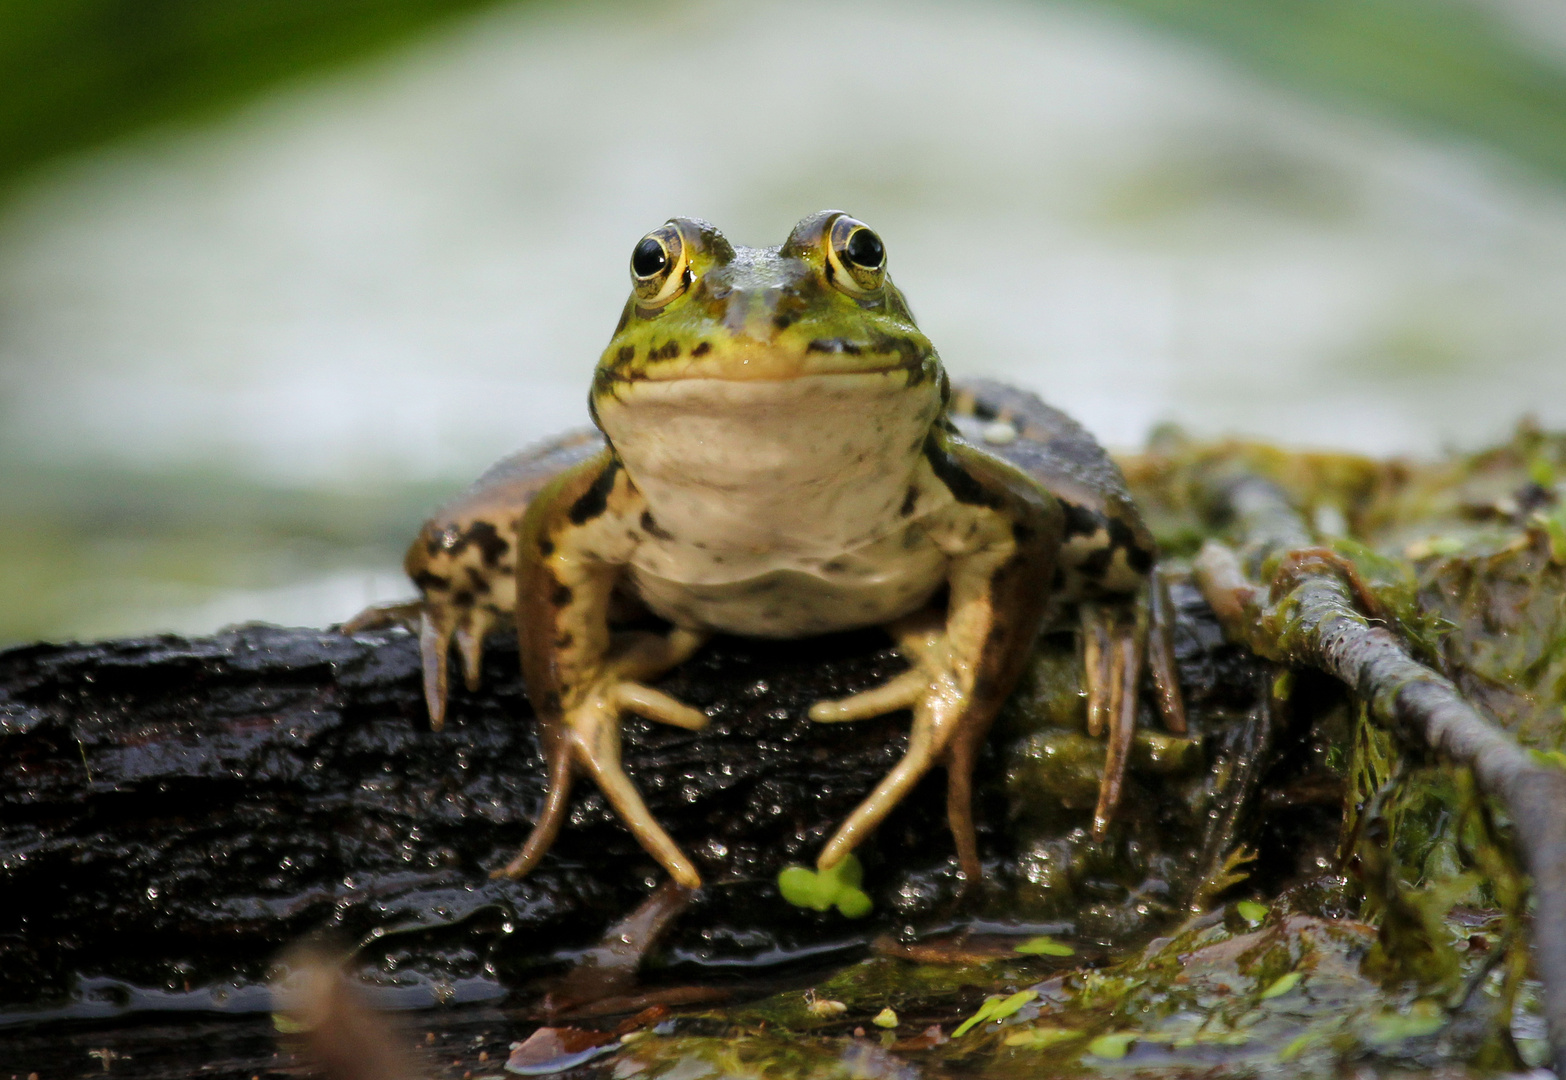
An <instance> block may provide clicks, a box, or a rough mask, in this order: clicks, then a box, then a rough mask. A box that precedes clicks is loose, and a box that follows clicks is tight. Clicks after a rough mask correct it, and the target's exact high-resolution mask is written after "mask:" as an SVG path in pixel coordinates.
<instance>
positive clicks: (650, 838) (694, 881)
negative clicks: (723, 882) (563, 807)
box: [582, 731, 701, 889]
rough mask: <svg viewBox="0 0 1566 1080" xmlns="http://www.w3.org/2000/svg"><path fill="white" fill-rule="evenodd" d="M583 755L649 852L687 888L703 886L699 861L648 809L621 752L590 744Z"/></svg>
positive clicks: (594, 776) (602, 787)
mask: <svg viewBox="0 0 1566 1080" xmlns="http://www.w3.org/2000/svg"><path fill="white" fill-rule="evenodd" d="M614 739H615V741H616V744H618V741H619V732H618V731H615V732H614ZM582 757H584V758H585V760H584V761H583V764H584V765H586V766H587V769H588V771H589V772H591V773H592V776H593V779H594V780H596V781H597V782H598V789H599V790H600V791H602V792H603V793H604V797H605V798H607V799H608V800H609V805H610V806H613V807H614V809H615V812H616V813H618V814H619V815H620V820H621V821H623V822H625V827H626V828H628V829H630V830H631V835H632V836H634V837H636V842H637V843H638V844H641V845H642V847H643V848H644V849H645V850H646V852H647V854H649V855H651V856H652V857H653V858H654V859H657V860H658V862H659V863H660V864H661V865H662V866H663V868H664V869H665V870H667V871H668V872H669V876H670V877H672V878H673V879H674V880H675V881H677V882H679V883H680V884H681V885H683V886H685V887H686V888H687V889H699V888H701V875H700V874H698V873H697V872H696V867H695V865H694V864H693V863H692V862H691V861H690V859H688V858H686V857H685V853H684V852H683V851H681V850H680V847H679V845H678V844H676V843H675V842H674V840H673V838H672V837H670V836H669V834H668V833H667V832H665V831H664V828H663V826H662V825H660V824H658V819H657V818H655V817H653V815H652V811H650V810H648V809H647V804H646V803H645V802H643V801H642V794H641V792H639V791H637V790H636V785H635V784H632V783H631V778H630V777H628V776H626V775H625V770H623V769H622V768H620V760H619V754H618V753H617V752H614V751H610V750H608V749H607V747H598V748H592V747H588V748H584V753H583V754H582Z"/></svg>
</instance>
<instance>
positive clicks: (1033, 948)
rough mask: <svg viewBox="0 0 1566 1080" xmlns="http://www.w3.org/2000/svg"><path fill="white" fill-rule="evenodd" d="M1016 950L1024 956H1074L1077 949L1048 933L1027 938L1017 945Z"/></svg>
mask: <svg viewBox="0 0 1566 1080" xmlns="http://www.w3.org/2000/svg"><path fill="white" fill-rule="evenodd" d="M1016 951H1017V952H1019V953H1022V954H1023V955H1024V956H1075V955H1076V954H1077V950H1075V949H1073V948H1072V947H1071V946H1070V945H1067V944H1065V943H1064V942H1059V941H1056V940H1055V939H1054V938H1052V937H1050V936H1049V935H1048V934H1040V935H1039V936H1038V937H1034V938H1029V939H1028V940H1027V941H1024V942H1023V943H1022V944H1021V945H1018V946H1017V948H1016Z"/></svg>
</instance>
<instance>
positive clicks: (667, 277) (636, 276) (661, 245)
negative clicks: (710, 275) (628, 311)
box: [631, 224, 691, 308]
mask: <svg viewBox="0 0 1566 1080" xmlns="http://www.w3.org/2000/svg"><path fill="white" fill-rule="evenodd" d="M690 282H691V272H690V258H689V257H688V255H687V254H686V250H685V242H684V241H683V240H682V239H681V237H680V230H679V228H678V227H676V226H674V225H672V224H670V225H665V226H664V227H663V228H661V229H654V230H653V231H652V232H650V233H648V234H647V235H646V236H644V237H642V239H641V241H640V242H639V243H638V244H637V245H636V247H635V248H634V249H633V250H632V251H631V288H632V289H633V290H634V291H635V293H636V302H637V303H639V304H640V305H642V307H649V308H657V307H662V306H663V305H664V304H667V303H668V302H669V301H670V300H673V299H674V298H675V297H676V296H679V295H680V293H682V292H684V291H685V287H686V286H687V285H689V284H690Z"/></svg>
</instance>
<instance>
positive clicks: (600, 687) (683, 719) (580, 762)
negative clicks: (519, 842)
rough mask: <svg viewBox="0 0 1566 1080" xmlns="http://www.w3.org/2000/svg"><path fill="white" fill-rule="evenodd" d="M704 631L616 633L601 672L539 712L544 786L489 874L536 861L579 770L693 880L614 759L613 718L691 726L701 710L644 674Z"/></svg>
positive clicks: (666, 860)
mask: <svg viewBox="0 0 1566 1080" xmlns="http://www.w3.org/2000/svg"><path fill="white" fill-rule="evenodd" d="M705 641H706V635H704V634H699V633H696V632H694V631H687V630H674V631H671V632H670V633H669V634H668V635H667V636H663V635H657V634H646V633H636V634H624V635H621V641H620V643H619V644H620V648H619V649H617V651H616V652H615V653H614V654H613V655H612V656H611V657H610V658H609V659H608V661H607V662H606V664H605V670H604V672H603V673H602V674H601V675H600V676H599V677H598V678H597V679H594V680H593V681H592V682H591V683H590V684H589V685H588V686H586V687H584V688H582V689H581V690H580V691H579V692H577V693H576V694H573V695H572V700H571V702H570V704H569V705H567V706H566V708H565V710H564V712H563V714H562V715H561V716H559V717H558V718H549V717H544V716H540V717H539V726H540V729H541V730H540V737H541V740H542V742H543V745H544V755H545V758H546V759H547V763H548V768H549V790H548V792H547V794H546V795H545V796H544V806H543V809H542V811H541V812H540V813H539V817H538V821H537V823H536V824H535V825H534V826H533V831H532V832H531V833H530V834H529V835H528V838H527V842H526V843H525V844H523V846H522V850H521V851H520V852H518V853H517V856H516V858H514V859H512V860H511V862H509V863H508V864H506V866H505V867H504V868H502V869H500V870H497V871H495V872H494V874H492V875H491V876H493V877H509V878H520V877H522V876H523V875H525V874H526V873H527V872H528V871H529V870H531V869H533V867H534V866H535V865H536V864H537V863H538V860H539V859H541V858H542V857H543V855H544V853H545V852H546V851H548V850H549V847H550V845H551V844H553V843H554V840H555V836H556V835H557V834H558V833H559V831H560V826H561V825H562V824H563V823H564V821H565V816H566V812H567V810H568V808H569V806H570V799H571V782H572V778H573V775H574V773H575V771H576V770H577V769H581V770H582V771H583V772H585V773H586V774H587V775H588V776H590V777H592V779H593V781H594V782H595V783H596V784H597V785H598V788H599V790H600V791H602V792H603V793H604V797H605V798H606V799H608V800H609V804H610V805H611V806H613V807H614V810H615V812H616V813H617V814H618V815H619V816H620V820H621V821H623V822H624V823H625V825H626V827H627V828H628V829H630V830H631V834H632V835H633V836H635V837H636V840H637V842H638V843H639V844H641V845H642V847H643V848H645V849H646V851H647V853H648V854H649V855H651V856H652V857H653V858H654V859H657V860H658V862H659V863H660V864H661V865H662V866H663V868H664V869H665V870H667V871H668V872H669V876H670V877H672V878H673V879H674V880H675V881H677V882H679V883H680V884H681V885H683V886H684V887H685V888H687V889H697V888H700V887H701V875H699V874H698V873H697V872H696V867H695V866H694V864H692V863H691V861H690V859H688V858H687V857H686V856H685V853H684V852H682V851H681V850H680V848H679V845H677V844H676V843H675V842H674V840H673V839H672V838H670V836H669V834H668V833H667V832H666V831H664V828H663V826H662V825H660V824H658V820H657V818H655V817H653V815H652V812H651V811H650V810H648V809H647V804H646V803H645V802H644V801H643V800H642V796H641V793H640V792H639V791H637V790H636V785H634V784H632V783H631V779H630V777H628V776H626V774H625V769H624V768H623V767H622V766H621V764H620V720H621V718H622V717H623V716H624V715H625V714H626V713H634V714H635V715H637V716H643V717H646V718H647V719H649V720H655V721H657V722H659V723H663V724H671V725H673V726H675V727H681V728H685V729H687V730H689V731H699V730H701V729H702V728H704V727H706V725H707V717H706V715H705V714H704V713H702V712H701V711H700V710H698V709H693V708H691V707H690V706H689V705H686V704H684V703H683V702H680V701H677V700H675V699H674V698H673V697H670V696H669V695H668V694H665V693H664V692H663V691H661V690H655V689H654V688H652V687H651V686H648V685H646V683H645V681H644V680H647V679H651V678H654V677H656V675H658V674H661V673H662V672H664V671H667V670H668V669H669V668H671V667H674V666H675V665H677V664H679V663H681V662H682V661H683V660H685V659H686V658H688V657H689V656H690V655H691V654H693V653H694V652H695V651H696V650H697V649H699V648H700V647H701V646H702V644H703V643H704V642H705Z"/></svg>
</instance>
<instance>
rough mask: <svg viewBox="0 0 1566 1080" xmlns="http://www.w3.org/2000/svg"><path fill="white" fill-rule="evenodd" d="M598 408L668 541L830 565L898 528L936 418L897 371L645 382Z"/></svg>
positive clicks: (936, 408)
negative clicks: (820, 559)
mask: <svg viewBox="0 0 1566 1080" xmlns="http://www.w3.org/2000/svg"><path fill="white" fill-rule="evenodd" d="M596 405H597V413H598V420H599V424H600V425H601V426H602V428H603V430H604V433H605V434H606V435H608V437H609V441H610V442H611V443H612V444H613V445H614V448H615V451H616V453H618V454H619V456H620V460H621V461H622V462H623V463H624V466H625V470H626V473H627V474H628V476H629V477H630V479H631V481H632V482H633V483H634V484H635V485H636V487H637V489H638V490H639V491H640V492H641V493H642V495H643V497H644V498H645V499H646V500H647V504H648V508H649V510H650V511H651V513H652V515H653V517H654V519H656V520H657V521H659V522H661V523H666V524H665V525H664V529H665V531H668V532H670V533H672V534H674V535H675V536H677V537H683V538H690V539H691V540H693V541H694V540H696V539H700V541H701V544H702V546H703V548H704V550H709V551H712V550H719V551H721V550H729V551H736V552H738V551H748V552H759V551H772V552H790V553H794V554H799V555H822V556H824V557H828V558H830V557H831V556H832V555H834V554H838V553H841V552H844V551H852V550H855V549H856V548H859V547H861V546H863V545H864V544H866V543H869V542H872V541H874V540H875V539H877V538H878V537H880V536H884V535H886V534H887V533H888V532H889V531H890V530H892V529H894V528H896V527H897V525H898V523H899V522H900V521H901V518H900V512H901V510H902V508H903V507H904V506H905V505H906V504H907V503H908V499H909V490H910V484H911V482H912V477H913V476H914V473H915V471H916V470H917V469H918V466H919V463H920V460H921V457H922V454H923V450H924V444H925V440H926V439H927V438H928V436H929V433H930V431H931V429H932V428H933V427H934V425H935V424H936V422H937V420H938V418H939V416H940V413H941V408H942V402H941V396H940V386H939V384H938V382H934V381H929V380H924V381H920V382H918V383H916V384H913V385H910V384H909V381H908V377H907V375H906V374H905V373H904V372H902V371H890V372H878V373H873V374H865V373H856V374H848V375H812V376H802V377H799V378H793V379H780V380H744V381H737V380H731V379H681V380H677V381H670V382H640V383H635V384H631V385H629V386H626V387H622V388H621V389H620V391H619V392H618V393H616V394H613V395H605V396H602V397H600V398H598V399H597V400H596Z"/></svg>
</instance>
